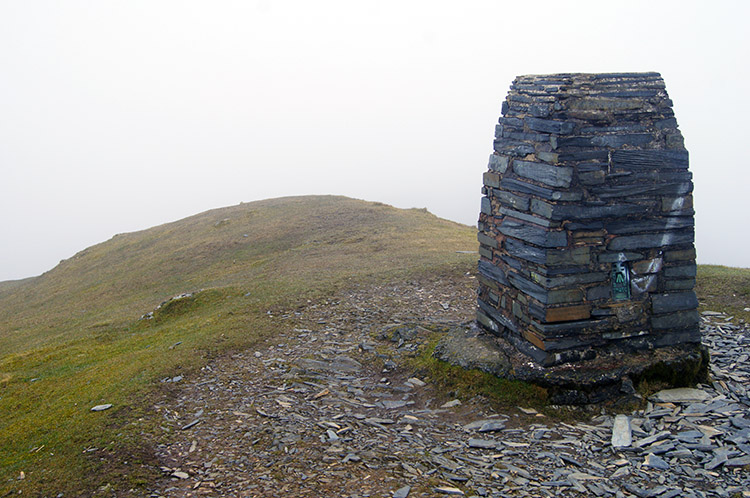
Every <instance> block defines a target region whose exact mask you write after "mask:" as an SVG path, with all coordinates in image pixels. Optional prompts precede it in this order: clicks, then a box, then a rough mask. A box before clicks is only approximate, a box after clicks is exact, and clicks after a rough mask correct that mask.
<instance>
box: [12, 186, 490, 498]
mask: <svg viewBox="0 0 750 498" xmlns="http://www.w3.org/2000/svg"><path fill="white" fill-rule="evenodd" d="M475 234H476V231H475V229H473V228H471V227H468V226H464V225H460V224H457V223H453V222H449V221H446V220H441V219H438V218H437V217H435V216H433V215H431V214H430V213H428V212H426V211H425V210H416V209H411V210H400V209H396V208H393V207H390V206H386V205H383V204H379V203H369V202H364V201H358V200H353V199H348V198H344V197H331V196H326V197H293V198H283V199H273V200H266V201H260V202H253V203H248V204H240V205H239V206H233V207H228V208H223V209H216V210H213V211H208V212H205V213H202V214H199V215H196V216H193V217H190V218H186V219H184V220H181V221H177V222H174V223H169V224H166V225H162V226H158V227H155V228H151V229H149V230H144V231H141V232H135V233H129V234H121V235H117V236H115V237H113V238H112V239H111V240H109V241H107V242H104V243H102V244H98V245H96V246H93V247H90V248H88V249H85V250H83V251H81V252H80V253H78V254H76V255H75V256H73V257H72V258H70V259H69V260H66V261H63V262H61V263H60V264H59V265H58V266H57V267H55V268H54V269H53V270H50V271H49V272H47V273H45V274H43V275H41V276H39V277H35V278H32V279H26V280H22V281H14V282H6V283H2V284H0V414H2V416H0V496H5V492H6V491H7V490H9V489H11V483H12V482H13V481H16V480H17V479H18V478H19V477H20V476H21V472H23V477H24V479H25V480H26V482H27V484H28V488H27V489H28V490H30V492H31V493H35V492H36V493H40V492H42V490H43V491H45V492H46V491H51V490H57V491H69V492H74V490H80V489H81V486H82V485H83V483H84V482H85V483H86V485H88V486H91V485H96V482H95V481H96V479H95V478H93V480H92V476H96V475H97V474H98V473H99V472H102V471H104V470H105V469H107V468H109V467H108V466H112V465H115V466H116V465H121V464H122V462H123V461H129V463H128V470H127V472H129V473H130V474H131V475H132V479H133V484H134V485H136V484H137V482H138V479H141V477H139V473H138V471H137V469H138V464H139V463H143V462H144V461H145V460H147V459H148V451H147V449H145V448H144V447H143V443H142V441H140V440H139V432H138V429H137V427H136V426H137V424H136V423H135V421H136V420H137V419H138V417H139V415H140V414H141V413H142V412H143V410H144V409H145V408H144V407H145V405H146V404H147V403H146V400H147V399H148V397H149V393H151V392H153V389H155V387H154V386H156V385H157V383H158V380H159V379H161V378H163V377H165V376H169V375H176V374H177V372H180V373H186V372H189V371H190V370H191V369H195V368H198V367H199V366H200V365H201V364H202V363H203V362H204V361H205V359H206V358H208V357H212V356H214V355H218V354H222V353H223V352H225V351H228V350H233V349H242V348H247V347H250V346H252V345H253V344H255V343H256V342H258V341H262V340H264V339H265V338H267V337H270V336H272V335H273V334H274V331H275V330H276V329H277V327H279V326H280V325H279V322H278V321H274V320H271V319H269V317H268V314H267V312H268V311H269V310H270V311H274V310H281V309H284V310H288V309H294V308H295V307H299V306H302V305H303V304H305V303H307V301H308V300H317V299H322V298H325V297H326V296H328V295H330V294H331V293H333V292H335V291H336V290H337V289H341V288H343V287H346V286H347V285H351V284H352V283H362V282H368V281H376V282H377V281H384V280H389V279H394V278H407V277H415V278H418V276H419V275H422V274H425V273H430V274H434V273H439V272H449V271H468V270H469V269H471V268H473V266H474V265H475V261H476V255H471V254H469V255H467V254H460V253H457V251H467V250H468V251H473V250H475V249H476V247H477V243H476V235H475ZM183 293H192V295H191V296H190V297H186V298H184V299H180V300H175V301H170V302H168V303H167V304H165V305H164V306H162V307H161V308H159V309H158V310H156V312H155V313H154V318H153V319H147V320H142V319H140V318H141V317H142V316H143V315H144V314H146V313H148V312H150V311H153V310H155V309H156V308H157V306H159V305H160V303H163V302H165V301H167V300H169V298H170V297H172V296H176V295H179V294H183ZM102 403H112V404H113V405H114V407H113V408H112V409H111V410H110V411H107V412H104V413H105V414H106V415H105V414H102V413H93V412H90V408H91V407H92V406H94V405H97V404H102ZM91 447H98V448H105V449H107V450H109V451H110V452H111V453H112V454H113V455H114V454H117V455H118V457H117V458H113V459H112V461H109V462H107V461H101V460H92V459H90V458H88V457H87V453H86V450H87V448H91ZM118 462H119V463H118ZM110 470H112V469H110ZM75 476H78V477H75ZM87 479H88V480H87ZM66 496H67V495H66Z"/></svg>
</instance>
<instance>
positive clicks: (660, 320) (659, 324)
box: [651, 310, 698, 329]
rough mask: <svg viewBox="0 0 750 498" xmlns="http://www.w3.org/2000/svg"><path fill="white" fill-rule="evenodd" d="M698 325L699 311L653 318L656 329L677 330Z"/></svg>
mask: <svg viewBox="0 0 750 498" xmlns="http://www.w3.org/2000/svg"><path fill="white" fill-rule="evenodd" d="M697 325H698V310H690V311H678V312H676V313H669V314H667V315H659V316H652V317H651V327H653V328H654V329H676V328H684V327H690V326H697Z"/></svg>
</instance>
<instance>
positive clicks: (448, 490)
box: [435, 486, 464, 496]
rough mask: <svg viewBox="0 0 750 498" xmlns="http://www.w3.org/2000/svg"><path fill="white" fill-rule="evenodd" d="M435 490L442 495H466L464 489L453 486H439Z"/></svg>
mask: <svg viewBox="0 0 750 498" xmlns="http://www.w3.org/2000/svg"><path fill="white" fill-rule="evenodd" d="M435 492H436V493H440V494H442V495H455V496H464V492H463V491H461V490H460V489H458V488H452V487H450V486H440V487H439V488H435Z"/></svg>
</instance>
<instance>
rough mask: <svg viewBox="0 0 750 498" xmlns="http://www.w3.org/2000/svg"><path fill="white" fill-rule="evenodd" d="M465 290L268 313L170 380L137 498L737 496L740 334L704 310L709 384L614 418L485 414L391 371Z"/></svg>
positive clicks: (741, 454) (467, 313)
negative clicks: (270, 329) (271, 326)
mask: <svg viewBox="0 0 750 498" xmlns="http://www.w3.org/2000/svg"><path fill="white" fill-rule="evenodd" d="M474 289H475V282H474V281H473V279H472V278H471V277H470V276H465V278H464V279H462V280H438V279H436V280H434V281H431V282H412V283H406V284H404V285H401V286H390V287H379V288H368V289H361V290H358V291H353V292H351V293H349V294H347V295H344V296H342V297H341V298H340V300H338V301H336V302H330V303H322V304H321V305H317V306H309V307H308V308H307V309H305V310H304V311H303V312H301V313H291V312H290V313H286V314H285V313H276V317H277V319H279V320H286V321H288V324H289V327H288V333H287V334H286V335H285V336H283V337H279V338H278V341H277V342H276V343H275V344H273V345H271V346H268V347H265V348H263V349H259V350H257V351H246V352H241V353H240V352H238V353H236V354H234V355H232V356H231V357H230V358H224V359H222V360H220V361H215V362H213V363H211V364H208V365H206V366H204V367H203V368H202V369H201V372H200V375H197V376H194V377H191V378H185V379H176V380H178V381H179V382H178V384H176V385H175V387H178V389H179V394H178V396H177V398H176V399H170V400H166V399H165V400H164V401H163V402H161V403H158V404H157V405H155V406H154V407H153V408H154V416H158V417H161V419H162V420H163V423H162V428H163V430H164V433H163V434H161V435H158V438H159V440H162V441H164V443H163V444H161V445H159V446H158V448H157V453H158V457H159V459H160V461H161V465H162V467H161V470H162V471H163V475H164V479H163V480H162V481H161V482H159V483H157V486H156V487H155V488H154V489H153V490H152V491H153V492H152V494H151V496H154V497H156V496H169V497H172V496H174V497H183V496H185V497H187V496H216V497H219V496H222V497H224V496H226V497H256V496H257V497H265V496H284V497H297V496H299V497H305V496H307V497H319V496H341V497H351V498H355V497H362V498H364V497H395V498H404V497H407V496H408V497H419V496H451V495H454V496H482V497H485V496H488V497H506V496H540V497H546V496H597V497H599V496H601V497H609V496H612V497H629V496H637V497H661V498H669V497H676V496H680V497H682V496H685V497H703V496H726V497H737V496H750V491H749V490H750V472H749V471H748V469H749V468H750V441H749V439H750V415H749V414H748V409H749V407H750V400H749V399H748V389H749V388H750V366H749V365H748V363H749V362H748V361H747V360H748V351H750V328H748V327H746V326H744V325H735V324H734V323H732V322H731V320H729V317H725V316H722V315H714V314H705V315H704V316H703V321H704V327H705V333H706V343H707V344H708V345H709V347H710V348H711V352H712V357H713V362H712V375H713V378H714V381H713V383H712V384H711V385H701V386H698V389H693V390H681V391H671V392H665V393H661V394H660V398H659V399H656V398H655V399H654V400H653V402H649V403H648V405H647V407H646V409H645V410H642V411H638V412H634V413H632V414H629V416H627V417H622V416H620V417H618V419H617V424H615V419H614V418H613V417H612V416H611V415H608V414H599V413H597V414H595V415H594V416H591V415H590V416H589V417H588V418H587V419H586V420H585V422H579V423H563V422H559V421H554V420H552V419H550V418H548V417H545V416H543V415H541V414H538V413H536V412H534V410H531V409H528V408H524V407H517V408H513V409H512V410H509V411H508V412H507V413H492V412H491V411H488V409H487V407H486V403H482V400H480V399H474V400H463V401H459V400H453V399H451V398H446V397H445V396H446V395H445V394H444V393H441V392H439V391H438V390H437V389H435V387H434V386H433V385H432V384H431V383H430V379H427V378H419V377H418V376H415V375H414V372H412V371H409V370H408V369H407V368H406V367H405V362H404V358H406V357H408V356H412V355H414V353H415V352H416V351H417V350H418V348H419V347H420V345H421V343H422V342H424V341H425V340H426V338H427V335H428V331H427V330H425V329H423V328H421V327H419V326H418V325H414V324H415V323H418V322H419V321H421V320H423V319H425V317H428V319H429V320H430V322H432V323H452V324H458V323H462V322H466V321H468V320H471V319H472V318H473V312H474V306H475V304H474V302H475V293H474ZM400 324H401V325H400ZM404 324H406V325H404ZM615 425H616V426H617V427H616V429H614V432H613V428H614V426H615ZM613 434H614V439H613ZM613 443H614V446H613Z"/></svg>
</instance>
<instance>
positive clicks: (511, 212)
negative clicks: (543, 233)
mask: <svg viewBox="0 0 750 498" xmlns="http://www.w3.org/2000/svg"><path fill="white" fill-rule="evenodd" d="M498 211H499V212H500V214H502V215H504V216H511V217H513V218H518V219H519V220H523V221H528V222H529V223H534V224H536V225H540V226H543V227H548V228H549V227H553V226H554V227H557V226H559V225H560V224H559V223H557V222H553V221H550V220H548V219H545V218H540V217H538V216H533V215H531V214H526V213H522V212H520V211H516V210H515V209H509V208H505V207H501V208H500V209H499V210H498Z"/></svg>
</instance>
